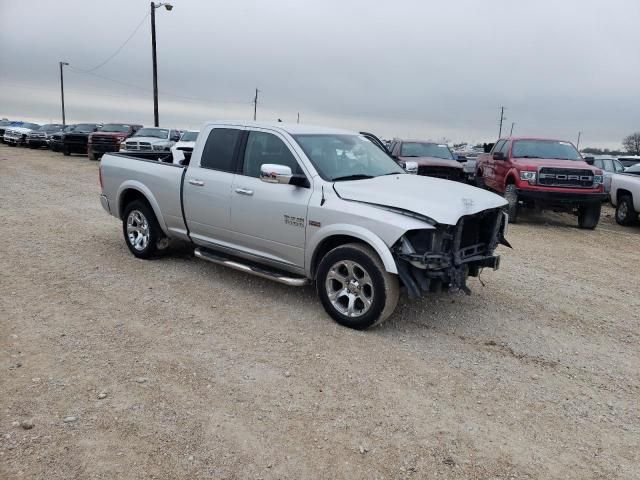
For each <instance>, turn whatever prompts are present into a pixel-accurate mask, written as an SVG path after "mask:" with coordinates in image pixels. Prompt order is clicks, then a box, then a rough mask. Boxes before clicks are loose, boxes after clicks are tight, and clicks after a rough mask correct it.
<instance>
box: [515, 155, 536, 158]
mask: <svg viewBox="0 0 640 480" xmlns="http://www.w3.org/2000/svg"><path fill="white" fill-rule="evenodd" d="M518 158H542V157H539V156H537V155H523V156H521V157H518Z"/></svg>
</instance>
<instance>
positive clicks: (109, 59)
mask: <svg viewBox="0 0 640 480" xmlns="http://www.w3.org/2000/svg"><path fill="white" fill-rule="evenodd" d="M149 15H150V13H148V12H147V14H146V15H145V16H144V18H143V19H142V20H140V23H139V24H138V26H137V27H136V28H135V30H134V31H133V32H132V33H131V35H129V36H128V37H127V39H126V40H125V41H124V43H123V44H122V45H120V46H119V47H118V49H117V50H116V51H115V52H113V54H112V55H110V56H108V57H107V59H106V60H104V61H103V62H102V63H100V64H98V65H97V66H95V67H93V68H90V69H89V70H83V69H78V70H82V71H83V72H84V73H91V72H94V71H95V70H97V69H99V68H100V67H103V66H104V65H106V64H107V63H109V62H110V61H111V59H113V58H114V57H115V56H116V55H118V54H119V53H120V52H121V51H122V49H123V48H124V47H125V46H126V45H127V43H129V41H130V40H131V39H132V38H133V37H134V35H135V34H136V33H138V30H140V27H141V26H142V24H143V23H144V22H145V20H146V19H147V17H148V16H149Z"/></svg>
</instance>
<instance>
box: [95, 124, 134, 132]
mask: <svg viewBox="0 0 640 480" xmlns="http://www.w3.org/2000/svg"><path fill="white" fill-rule="evenodd" d="M130 129H131V126H129V125H124V124H122V123H109V124H107V125H105V126H104V127H102V128H101V129H100V131H101V132H121V133H127V132H129V130H130Z"/></svg>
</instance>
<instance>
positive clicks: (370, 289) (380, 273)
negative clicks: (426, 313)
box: [316, 243, 400, 330]
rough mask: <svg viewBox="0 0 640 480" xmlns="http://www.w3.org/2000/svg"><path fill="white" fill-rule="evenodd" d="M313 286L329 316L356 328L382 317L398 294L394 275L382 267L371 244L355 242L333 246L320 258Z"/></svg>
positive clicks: (394, 304)
mask: <svg viewBox="0 0 640 480" xmlns="http://www.w3.org/2000/svg"><path fill="white" fill-rule="evenodd" d="M316 288H317V290H318V296H319V297H320V302H321V303H322V306H323V307H324V309H325V311H326V312H327V313H328V314H329V315H330V316H331V318H333V319H334V320H335V321H336V322H338V323H339V324H340V325H344V326H345V327H349V328H353V329H356V330H364V329H366V328H369V327H372V326H374V325H378V324H380V323H382V322H383V321H385V320H386V319H387V318H388V317H389V316H390V315H391V314H392V313H393V311H394V310H395V308H396V305H397V304H398V297H399V295H400V287H399V284H398V277H397V276H396V275H393V274H391V273H389V272H387V271H386V270H385V268H384V265H383V263H382V260H380V257H378V255H377V254H376V252H375V251H374V250H373V249H371V247H369V246H367V245H362V244H359V243H349V244H346V245H341V246H339V247H336V248H334V249H333V250H331V251H330V252H329V253H327V254H326V255H325V256H324V257H323V258H322V260H321V261H320V264H319V265H318V271H317V274H316Z"/></svg>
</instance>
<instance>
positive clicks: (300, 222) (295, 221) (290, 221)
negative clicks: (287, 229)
mask: <svg viewBox="0 0 640 480" xmlns="http://www.w3.org/2000/svg"><path fill="white" fill-rule="evenodd" d="M284 223H286V224H287V225H291V226H292V227H304V218H302V217H291V216H289V215H285V216H284Z"/></svg>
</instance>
